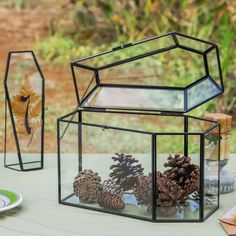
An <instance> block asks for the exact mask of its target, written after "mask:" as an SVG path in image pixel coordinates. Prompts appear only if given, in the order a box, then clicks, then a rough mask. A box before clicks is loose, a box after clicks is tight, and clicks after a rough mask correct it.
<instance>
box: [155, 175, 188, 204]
mask: <svg viewBox="0 0 236 236" xmlns="http://www.w3.org/2000/svg"><path fill="white" fill-rule="evenodd" d="M156 178H157V180H156V182H157V184H156V187H157V191H156V192H157V200H156V203H157V206H160V207H171V206H177V205H180V204H183V203H184V202H185V201H186V196H185V193H184V191H183V190H182V188H181V187H180V186H179V185H178V184H177V183H176V182H175V181H174V180H172V179H170V178H169V177H168V176H167V175H166V174H162V173H161V172H159V171H158V172H157V174H156Z"/></svg>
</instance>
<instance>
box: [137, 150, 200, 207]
mask: <svg viewBox="0 0 236 236" xmlns="http://www.w3.org/2000/svg"><path fill="white" fill-rule="evenodd" d="M164 166H165V167H169V169H167V170H165V171H164V173H161V172H159V171H158V172H157V173H156V194H157V195H156V204H157V206H160V207H175V206H180V205H184V204H186V200H187V199H188V197H189V195H190V194H192V193H193V192H195V191H199V183H200V169H199V166H197V165H194V164H191V158H190V157H185V156H182V157H181V156H180V155H179V154H176V155H175V156H174V157H172V156H171V155H169V157H168V158H167V162H166V163H165V164H164ZM151 180H152V179H151V175H149V176H140V177H139V178H138V181H137V183H136V184H135V188H134V194H135V196H136V199H137V202H138V204H139V205H146V206H148V207H149V208H150V207H151V202H152V201H151V200H152V192H151V189H152V188H151V182H152V181H151Z"/></svg>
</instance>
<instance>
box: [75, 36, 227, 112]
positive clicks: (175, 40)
mask: <svg viewBox="0 0 236 236" xmlns="http://www.w3.org/2000/svg"><path fill="white" fill-rule="evenodd" d="M166 36H171V37H172V39H173V44H174V45H173V46H170V47H166V48H161V49H159V50H155V51H152V52H148V53H145V54H141V55H138V56H135V57H131V58H127V59H124V60H121V61H117V62H114V63H111V64H108V65H104V66H102V67H92V66H88V65H85V64H83V62H84V61H86V60H88V59H92V58H95V57H99V56H102V55H105V54H109V53H112V52H114V51H118V50H123V49H125V48H128V47H132V46H135V45H138V44H140V43H144V42H148V41H151V40H154V39H158V38H162V37H166ZM178 36H181V37H185V38H188V39H191V40H195V41H197V42H200V43H204V44H207V45H209V47H208V48H207V49H206V50H205V51H201V50H197V49H195V48H191V47H187V46H184V45H182V44H181V43H179V41H178ZM176 48H181V49H184V50H186V51H189V52H192V53H197V54H199V55H201V56H202V58H203V65H204V68H205V76H204V77H202V78H199V79H198V80H196V81H194V82H193V83H191V84H189V85H187V86H186V87H168V86H150V85H133V84H132V85H131V84H113V83H101V82H100V79H99V71H100V70H103V69H106V68H110V67H114V66H118V65H121V64H124V63H128V62H131V61H134V60H137V59H140V58H144V57H148V56H151V55H154V54H158V53H162V52H165V51H168V50H173V49H176ZM214 49H215V50H216V56H217V58H216V60H217V64H218V72H219V77H220V85H218V84H217V83H216V82H215V81H214V79H212V77H211V76H210V74H209V67H208V61H207V54H208V53H210V52H211V51H212V50H214ZM74 67H80V68H83V69H86V70H90V71H93V72H94V74H96V86H95V87H94V88H93V89H92V90H91V91H90V92H89V93H88V94H86V96H84V97H83V98H82V99H81V98H80V97H79V93H78V86H77V81H76V76H75V71H74ZM71 70H72V77H73V82H74V86H75V92H76V97H77V102H78V104H79V105H80V107H83V108H87V109H104V107H95V106H92V107H89V106H86V105H85V104H86V101H87V100H88V99H89V97H90V96H91V95H92V94H93V93H94V92H95V90H96V89H97V88H99V87H105V86H106V87H108V86H109V87H116V88H121V87H125V88H134V89H138V88H145V89H168V90H182V91H183V93H184V108H183V110H175V111H173V110H158V109H145V108H134V109H131V108H124V107H122V108H117V107H106V108H110V109H113V110H129V111H132V110H135V111H151V112H164V113H166V112H168V113H185V112H188V111H191V110H193V109H195V108H196V107H198V106H200V105H202V104H203V103H206V102H208V101H209V100H211V99H213V98H215V97H217V96H219V95H220V94H222V93H223V92H224V85H223V78H222V71H221V65H220V57H219V49H218V46H217V45H216V44H215V43H212V42H209V41H205V40H202V39H199V38H195V37H191V36H188V35H185V34H181V33H178V32H170V33H166V34H163V35H159V36H156V37H152V38H148V39H145V40H141V41H138V42H135V43H128V44H124V45H121V46H119V47H116V48H113V49H112V50H109V51H105V52H102V53H99V54H96V55H93V56H89V57H85V58H82V59H80V60H76V61H73V62H71ZM206 79H210V81H211V82H212V83H213V84H214V85H215V86H216V87H217V88H218V90H219V91H218V93H217V94H215V95H214V96H211V97H209V98H208V99H206V100H204V101H203V102H200V103H198V104H196V105H195V106H193V107H188V106H187V100H188V96H187V91H188V89H190V88H191V87H192V86H194V85H197V84H198V83H200V82H201V81H203V80H206Z"/></svg>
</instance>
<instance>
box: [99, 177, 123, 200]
mask: <svg viewBox="0 0 236 236" xmlns="http://www.w3.org/2000/svg"><path fill="white" fill-rule="evenodd" d="M102 192H105V193H110V194H113V195H117V196H119V197H122V196H123V189H122V188H121V186H120V185H119V184H117V183H116V182H115V180H113V179H107V180H104V181H103V183H102Z"/></svg>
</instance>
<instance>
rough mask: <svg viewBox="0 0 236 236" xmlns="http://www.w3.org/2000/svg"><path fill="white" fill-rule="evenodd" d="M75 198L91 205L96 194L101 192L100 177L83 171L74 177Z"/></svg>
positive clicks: (91, 172)
mask: <svg viewBox="0 0 236 236" xmlns="http://www.w3.org/2000/svg"><path fill="white" fill-rule="evenodd" d="M73 187H74V193H75V196H77V197H79V198H80V200H81V201H84V202H86V203H92V202H95V201H96V200H97V193H98V191H100V190H101V177H100V176H98V173H97V172H93V171H92V170H83V171H80V172H79V174H78V175H77V176H76V177H75V180H74V183H73Z"/></svg>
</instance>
